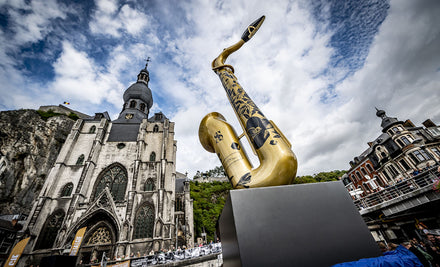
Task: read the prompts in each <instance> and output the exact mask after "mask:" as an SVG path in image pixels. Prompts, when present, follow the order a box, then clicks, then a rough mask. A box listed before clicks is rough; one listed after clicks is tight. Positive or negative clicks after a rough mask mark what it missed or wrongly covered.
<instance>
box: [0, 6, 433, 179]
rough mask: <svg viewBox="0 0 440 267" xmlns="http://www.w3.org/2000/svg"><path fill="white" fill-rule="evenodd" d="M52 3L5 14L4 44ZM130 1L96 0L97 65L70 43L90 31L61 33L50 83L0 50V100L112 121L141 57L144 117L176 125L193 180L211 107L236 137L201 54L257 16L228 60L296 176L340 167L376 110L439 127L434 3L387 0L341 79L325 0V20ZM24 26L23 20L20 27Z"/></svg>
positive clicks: (294, 11) (39, 28)
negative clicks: (147, 102) (59, 106)
mask: <svg viewBox="0 0 440 267" xmlns="http://www.w3.org/2000/svg"><path fill="white" fill-rule="evenodd" d="M34 2H35V1H33V2H32V3H34ZM45 3H47V4H45ZM53 3H55V2H53V1H52V2H44V3H43V2H35V4H33V5H34V6H33V7H32V8H31V7H29V8H31V9H32V12H31V14H40V15H39V17H32V16H29V17H28V18H25V20H24V21H25V22H26V23H24V22H17V21H18V20H19V19H20V18H19V17H18V12H17V11H14V12H15V13H11V14H13V16H12V19H13V21H14V23H15V24H13V25H15V26H14V27H15V28H14V29H16V30H17V31H18V33H19V36H18V35H17V36H16V37H14V38H15V39H14V40H15V41H13V42H12V41H9V42H7V41H6V40H7V38H8V36H5V33H4V32H1V34H2V35H0V38H1V40H2V41H4V43H5V46H8V47H14V46H15V45H18V44H20V43H23V42H35V41H37V40H40V39H41V38H43V37H44V36H46V35H47V34H48V32H49V31H51V29H52V28H51V26H50V23H49V21H50V20H51V19H53V18H65V12H63V11H62V10H63V8H61V7H58V9H57V8H53V9H51V7H53V6H54V5H53ZM133 3H134V2H130V4H126V5H122V6H120V5H119V4H118V2H117V1H110V0H99V1H97V2H96V10H94V11H93V13H92V21H90V23H89V24H88V27H89V30H90V31H91V32H92V33H93V37H96V36H98V37H99V38H101V37H104V39H109V38H106V37H111V38H112V40H113V41H115V42H117V43H116V44H114V43H113V44H110V43H102V44H99V45H102V46H103V47H105V48H106V49H103V50H102V51H105V53H106V54H105V55H104V57H107V56H108V58H109V59H108V60H107V59H104V60H99V59H98V58H95V57H94V55H93V53H91V52H90V54H87V52H86V51H90V50H86V49H85V48H84V47H81V45H84V44H87V43H88V39H87V38H91V37H90V36H87V35H86V32H87V29H82V30H83V32H82V33H81V34H78V33H72V34H76V35H75V36H80V37H82V39H81V41H80V42H79V44H77V43H74V42H73V41H68V40H65V41H64V42H63V46H62V53H61V54H60V55H58V57H57V58H56V59H53V62H54V64H53V68H54V71H55V78H54V80H53V81H51V82H50V83H49V84H38V83H34V82H33V81H32V80H28V78H27V77H26V75H25V72H21V71H20V70H18V69H17V68H16V64H18V63H17V62H15V61H14V58H13V57H11V56H9V55H8V54H7V53H6V50H5V49H4V48H2V49H0V55H1V56H4V60H3V62H2V63H0V64H2V66H7V67H4V68H3V71H2V72H1V73H0V82H2V83H4V84H7V88H8V90H7V91H8V92H4V93H3V92H2V94H1V95H0V100H1V103H6V102H13V103H14V106H17V107H28V106H32V103H35V102H38V105H40V104H50V103H57V101H58V102H59V101H64V100H66V101H70V102H71V103H73V105H72V107H73V108H75V109H78V110H80V111H83V112H86V113H87V112H88V113H91V114H92V113H94V112H98V111H103V110H109V112H110V113H111V114H112V115H113V116H115V115H116V114H117V112H119V111H120V108H121V105H122V94H123V92H124V90H125V89H126V88H128V86H130V84H131V83H133V82H135V80H136V75H137V74H138V71H139V70H140V69H141V68H142V67H143V64H144V62H142V60H143V59H145V58H146V57H147V56H150V57H151V58H152V61H151V63H150V65H149V71H150V76H151V81H150V88H151V90H152V91H153V96H154V98H155V99H154V101H155V103H154V105H153V108H152V110H151V112H152V113H154V112H158V111H163V112H164V113H165V115H166V116H168V117H169V118H170V119H171V120H172V121H174V122H175V123H176V140H177V145H178V149H177V153H178V154H177V170H178V171H180V172H186V171H188V172H189V175H190V176H192V175H194V173H195V172H196V170H201V171H203V170H208V169H211V168H213V167H215V166H218V165H220V162H219V160H218V159H217V157H216V155H214V154H211V153H209V152H206V151H204V150H203V148H202V146H201V145H200V143H199V140H198V136H197V132H198V127H199V123H200V120H201V119H202V118H203V116H204V115H206V114H207V113H209V112H212V111H218V112H220V113H222V114H223V115H224V116H225V117H226V119H227V120H228V122H230V123H231V124H232V125H233V126H234V128H235V129H236V131H237V132H238V133H240V132H241V131H242V130H241V128H240V127H239V123H238V122H237V119H236V118H235V115H234V112H233V111H232V108H231V106H230V105H229V103H228V100H227V99H226V94H225V93H224V90H223V88H222V85H221V83H220V81H219V79H218V77H217V76H216V75H215V74H214V73H213V72H212V70H211V69H210V64H211V61H212V60H213V59H214V58H215V57H216V56H217V55H218V54H219V53H220V52H221V51H222V49H223V48H224V47H227V46H229V45H232V44H233V43H234V42H236V41H237V40H238V39H239V38H240V36H241V34H242V33H243V31H244V30H245V28H246V27H247V26H248V25H249V23H251V22H252V21H253V20H255V19H257V18H258V17H259V16H260V15H263V14H264V15H266V21H265V22H264V24H263V26H262V27H261V29H260V30H259V32H258V33H257V34H256V35H255V37H254V38H253V39H252V40H250V41H249V42H248V43H246V44H245V46H244V47H243V48H242V49H240V51H238V52H237V53H235V54H233V55H231V56H230V58H229V59H228V61H227V63H229V64H231V65H233V66H234V67H235V68H236V75H237V77H238V80H239V82H240V84H241V85H242V86H243V88H244V89H245V90H246V91H247V92H248V94H249V96H250V97H251V98H252V99H253V100H254V102H255V103H256V104H257V105H258V106H259V107H260V108H261V110H262V111H263V113H264V114H265V115H266V116H267V117H268V118H269V119H271V120H273V121H275V123H276V124H277V125H278V127H279V128H280V129H281V130H282V131H283V133H284V134H285V135H286V136H287V137H288V139H289V140H290V141H291V142H292V145H293V151H294V152H295V153H296V155H297V157H298V161H299V171H298V173H299V175H306V174H313V173H317V172H320V171H329V170H334V169H347V168H349V165H348V162H349V161H350V160H351V159H352V158H353V157H355V156H357V155H359V154H360V153H361V152H362V151H363V150H365V149H366V148H367V145H366V143H367V142H368V141H371V140H372V139H374V138H375V137H377V136H378V135H379V134H380V130H381V129H380V120H379V119H378V118H377V117H376V116H375V110H374V107H375V106H377V107H378V108H382V109H385V110H386V111H387V114H388V115H390V116H396V117H398V118H399V119H402V120H405V119H407V118H408V119H411V120H412V121H413V122H415V123H420V122H422V121H423V120H424V119H426V118H428V117H431V118H432V119H433V120H434V121H435V122H437V123H440V113H439V112H440V111H439V110H438V108H437V105H438V104H437V103H438V102H439V100H440V99H439V95H440V93H439V90H438V89H439V87H440V78H439V73H440V63H439V62H440V53H439V47H440V41H439V38H440V37H439V35H440V34H439V31H440V28H439V27H436V26H435V25H440V17H439V16H437V14H439V13H440V10H439V8H440V7H439V6H440V5H439V4H438V3H437V1H435V0H432V1H429V0H421V1H411V0H406V1H391V3H390V6H391V8H390V10H389V15H388V17H387V18H386V19H385V21H384V22H383V24H382V26H381V27H380V29H379V32H378V33H377V35H376V37H375V39H374V41H373V43H372V45H371V48H370V50H365V51H362V52H361V53H365V54H368V55H367V59H366V62H365V64H364V66H363V67H362V68H361V69H359V70H358V71H357V72H356V73H355V74H354V75H353V76H352V77H349V78H348V79H346V80H345V81H343V82H342V83H335V82H336V81H338V80H339V79H341V77H344V76H345V75H346V74H347V73H348V72H349V71H350V69H344V66H345V65H342V67H341V68H338V69H335V68H332V66H331V57H332V55H334V53H335V52H336V51H335V50H334V49H333V48H332V47H330V40H331V37H332V34H333V32H331V31H329V30H328V24H327V23H328V21H326V20H325V18H327V19H328V18H329V17H330V13H329V12H330V9H329V7H330V6H329V5H326V4H325V3H324V11H323V12H324V19H323V20H319V21H318V20H316V18H314V17H313V16H312V15H311V11H310V7H309V6H308V5H309V2H308V1H277V2H276V3H274V2H269V1H262V0H261V1H245V0H243V1H234V3H233V4H232V3H230V2H227V1H217V2H214V1H197V0H194V1H179V2H172V3H170V2H164V3H160V4H159V3H157V4H155V5H149V8H142V9H141V8H138V7H136V5H135V4H133ZM136 4H137V3H136ZM37 5H38V6H37ZM45 5H46V6H45ZM44 8H47V9H48V10H49V12H48V13H47V14H45V13H44V12H42V11H41V10H43V9H44ZM325 12H327V13H325ZM373 19H374V18H373ZM31 23H33V25H34V26H32V25H31V26H29V27H25V26H26V24H31ZM368 25H369V24H368V22H365V25H364V26H365V27H367V26H368ZM64 34H66V33H64ZM127 36H128V38H127ZM69 40H72V39H69ZM90 45H96V43H90ZM362 55H363V54H362ZM2 58H3V57H2ZM356 59H359V58H358V57H356ZM97 62H100V63H99V64H98V63H97ZM324 70H327V71H328V72H327V73H328V74H327V75H325V76H324V75H321V73H322V72H323V71H324ZM9 77H11V79H12V80H13V81H9V80H8V78H9ZM22 84H29V86H27V87H26V90H24V89H17V91H16V92H12V89H11V88H20V86H21V87H22ZM329 85H335V89H334V91H331V92H330V93H331V95H332V96H333V98H332V99H330V100H328V101H326V102H324V101H322V97H323V96H324V95H326V94H328V93H329ZM48 87H49V90H48ZM2 90H4V89H2ZM9 99H13V100H12V101H8V100H9ZM60 99H62V100H60ZM48 102H49V103H48ZM75 103H78V104H77V105H78V106H74V104H75ZM103 103H110V104H111V105H110V106H102V105H103ZM33 105H36V104H33ZM75 105H76V104H75ZM102 109H103V110H102ZM251 153H252V152H251V151H249V149H248V154H251ZM254 163H255V160H254Z"/></svg>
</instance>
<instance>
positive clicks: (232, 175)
mask: <svg viewBox="0 0 440 267" xmlns="http://www.w3.org/2000/svg"><path fill="white" fill-rule="evenodd" d="M264 18H265V17H264V16H262V17H261V18H260V19H258V20H256V21H255V22H254V23H252V24H251V25H250V26H249V27H248V28H247V30H246V31H245V33H244V34H243V36H242V37H241V40H240V41H239V42H237V43H236V44H234V45H232V46H231V47H229V48H226V49H224V50H223V52H222V53H221V54H220V55H219V56H218V57H217V58H216V59H214V61H213V63H212V68H213V70H214V72H215V73H216V74H217V75H218V76H219V78H220V81H221V82H222V84H223V87H224V89H225V91H226V95H227V97H228V99H229V102H230V104H231V106H232V108H233V109H234V111H235V114H236V115H237V118H238V120H239V122H240V125H241V126H242V128H243V131H244V133H243V135H245V136H246V137H247V139H248V141H249V143H250V145H251V147H252V148H253V150H254V153H255V154H256V155H257V156H258V159H259V161H260V165H259V166H258V167H257V168H255V169H253V168H252V164H251V163H250V161H249V159H248V158H247V156H246V152H245V151H244V149H243V147H242V145H241V142H240V137H241V136H240V137H238V136H237V134H236V132H235V131H234V129H233V128H232V126H231V125H230V124H229V123H227V122H226V119H225V118H224V117H223V116H222V115H221V114H220V113H218V112H212V113H209V114H208V115H206V116H205V117H204V118H203V120H202V121H201V123H200V127H199V139H200V142H201V144H202V146H203V147H204V148H205V149H206V150H207V151H209V152H212V153H216V154H217V156H218V157H219V159H220V161H221V163H222V165H223V168H224V170H225V172H226V174H227V176H228V178H229V181H230V182H231V184H232V186H233V187H234V188H255V187H266V186H277V185H287V184H291V183H292V181H293V179H294V178H295V176H296V170H297V159H296V157H295V154H294V153H293V152H292V150H291V144H290V142H289V141H288V140H287V139H286V137H285V136H284V135H283V133H282V132H281V131H280V130H279V129H278V127H277V126H276V125H275V123H274V122H272V121H270V120H268V119H267V118H266V117H265V116H264V114H263V113H262V112H261V110H260V109H259V108H258V107H257V105H255V103H254V102H253V101H252V99H251V98H250V97H249V96H248V94H247V93H246V91H245V90H244V89H243V88H242V87H241V85H240V84H239V83H238V80H237V77H235V75H234V68H233V67H232V66H230V65H226V64H224V62H225V60H226V58H227V57H228V56H229V55H230V54H232V53H233V52H235V51H237V50H238V49H239V48H240V47H241V46H242V45H243V44H244V43H245V42H246V41H248V40H249V39H250V38H251V37H252V36H253V35H254V34H255V32H256V31H257V30H258V29H259V27H260V26H261V24H262V23H263V21H264ZM243 135H242V136H243Z"/></svg>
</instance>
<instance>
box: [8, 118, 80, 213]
mask: <svg viewBox="0 0 440 267" xmlns="http://www.w3.org/2000/svg"><path fill="white" fill-rule="evenodd" d="M73 123H74V121H73V120H72V119H70V118H68V117H67V116H56V117H51V118H49V119H47V121H44V120H42V119H41V117H40V116H39V115H38V113H37V112H36V111H35V110H12V111H3V112H0V152H1V154H0V161H2V162H4V163H3V164H4V165H3V167H2V168H1V172H0V214H18V213H24V214H29V212H30V209H31V208H32V204H33V202H34V200H35V199H36V198H37V197H38V194H39V193H40V190H41V188H42V186H43V184H44V181H45V179H46V177H47V174H48V173H49V170H50V168H51V167H52V166H53V164H54V162H55V160H56V157H57V155H58V153H59V151H60V149H61V147H62V145H63V143H64V141H65V139H66V137H67V135H68V134H69V132H70V129H71V128H72V125H73Z"/></svg>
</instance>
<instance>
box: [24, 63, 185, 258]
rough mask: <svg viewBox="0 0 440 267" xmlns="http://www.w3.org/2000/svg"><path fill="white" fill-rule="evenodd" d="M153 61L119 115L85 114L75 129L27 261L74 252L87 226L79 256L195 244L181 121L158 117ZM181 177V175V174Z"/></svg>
mask: <svg viewBox="0 0 440 267" xmlns="http://www.w3.org/2000/svg"><path fill="white" fill-rule="evenodd" d="M147 66H148V64H147V65H146V66H145V68H144V69H142V70H141V71H140V73H139V74H138V77H137V82H136V83H134V84H132V85H131V86H130V87H129V88H128V89H126V91H125V92H124V95H123V100H124V105H123V108H122V111H121V112H120V114H119V117H118V118H117V119H116V120H113V121H112V120H111V119H110V117H109V115H108V113H107V112H102V113H96V114H95V115H94V116H91V117H87V116H83V117H82V118H80V119H78V120H77V121H76V123H75V124H74V126H73V127H72V129H71V132H70V134H69V136H68V137H67V139H66V141H65V143H64V145H63V147H62V148H61V151H60V153H59V155H58V158H57V160H56V162H55V164H54V166H53V168H52V169H51V171H50V173H49V175H48V177H47V179H46V181H45V184H44V186H43V188H42V189H41V193H40V195H39V197H38V200H37V201H36V203H35V205H34V206H33V208H32V210H31V212H30V214H29V218H28V220H27V222H26V225H25V233H26V234H28V235H30V237H31V239H30V241H29V243H28V245H27V247H26V249H25V251H24V253H23V256H22V257H23V258H22V259H21V260H20V262H19V264H20V265H21V266H25V265H26V266H28V265H30V264H34V265H36V264H38V263H39V261H40V260H41V258H42V257H44V256H48V255H59V254H68V253H69V250H70V248H71V244H72V241H73V239H74V237H75V234H76V233H77V231H78V230H79V229H81V228H83V227H87V228H86V232H85V234H84V236H83V242H82V245H81V248H80V250H79V252H78V262H79V261H81V262H82V263H89V262H91V261H95V260H100V259H101V258H102V255H103V254H104V253H105V255H106V257H107V258H110V259H113V258H120V257H122V258H124V257H126V255H130V254H132V253H133V254H135V255H139V254H141V255H144V254H148V253H150V252H151V251H159V250H162V249H167V250H168V249H171V248H172V247H173V246H175V245H186V246H188V247H190V246H193V238H194V233H193V229H194V227H193V217H192V216H193V215H192V213H193V212H192V201H191V199H190V197H189V181H188V179H187V178H186V177H185V176H184V175H182V174H180V173H178V172H177V171H176V149H177V146H176V140H174V122H171V121H170V120H169V119H168V118H167V117H166V116H165V114H163V113H161V112H159V113H156V114H153V115H152V116H150V114H149V112H150V108H151V106H152V105H153V98H152V93H151V90H150V88H149V87H148V83H149V80H150V75H149V72H148V70H147ZM177 176H179V177H180V178H177Z"/></svg>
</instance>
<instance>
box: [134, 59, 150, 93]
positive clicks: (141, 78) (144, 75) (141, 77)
mask: <svg viewBox="0 0 440 267" xmlns="http://www.w3.org/2000/svg"><path fill="white" fill-rule="evenodd" d="M145 61H146V62H147V63H146V64H145V68H143V69H142V70H141V71H140V72H139V74H138V76H137V81H138V82H143V83H145V84H146V85H147V86H148V82H149V81H150V73H149V72H148V70H147V67H148V62H150V57H148V58H147V59H146V60H145Z"/></svg>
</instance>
